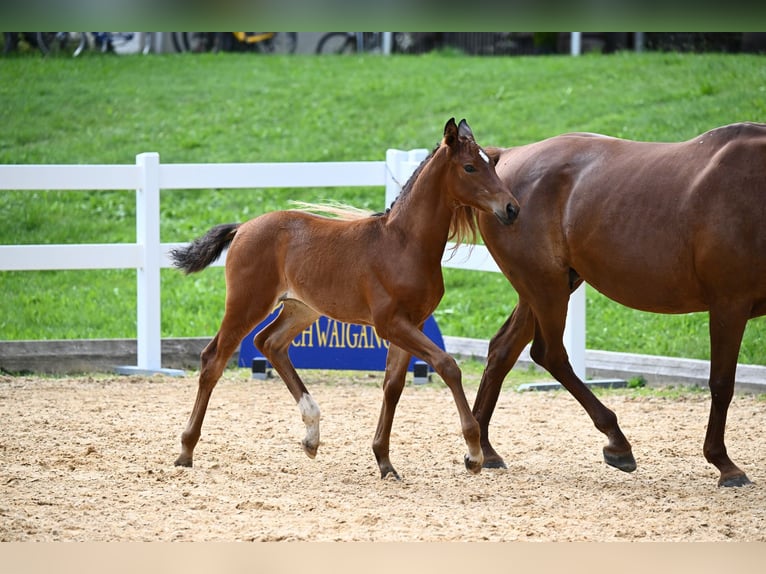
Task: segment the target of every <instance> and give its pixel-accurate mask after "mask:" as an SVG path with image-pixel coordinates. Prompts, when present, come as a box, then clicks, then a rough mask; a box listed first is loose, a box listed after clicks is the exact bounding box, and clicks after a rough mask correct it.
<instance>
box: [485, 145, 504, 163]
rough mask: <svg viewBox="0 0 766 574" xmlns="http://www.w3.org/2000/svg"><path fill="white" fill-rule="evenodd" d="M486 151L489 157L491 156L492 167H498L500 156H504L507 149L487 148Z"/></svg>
mask: <svg viewBox="0 0 766 574" xmlns="http://www.w3.org/2000/svg"><path fill="white" fill-rule="evenodd" d="M484 151H485V152H487V155H488V156H489V160H490V161H491V162H492V165H497V162H498V161H500V154H502V153H503V152H504V151H505V148H502V147H485V148H484Z"/></svg>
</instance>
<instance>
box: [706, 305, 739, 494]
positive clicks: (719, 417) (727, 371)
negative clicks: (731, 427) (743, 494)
mask: <svg viewBox="0 0 766 574" xmlns="http://www.w3.org/2000/svg"><path fill="white" fill-rule="evenodd" d="M749 311H750V306H749V305H747V306H746V308H745V309H735V308H730V307H727V308H722V307H718V306H713V307H711V309H710V394H711V404H710V418H709V420H708V425H707V432H706V433H705V444H704V447H703V452H704V454H705V458H706V459H707V461H708V462H709V463H711V464H713V465H715V467H716V468H717V469H718V470H719V471H720V473H721V476H720V478H719V480H718V486H743V485H745V484H750V480H749V479H748V478H747V476H746V475H745V473H744V472H743V471H742V470H740V469H739V468H738V467H737V465H736V464H734V463H733V462H732V461H731V459H730V458H729V455H728V454H727V453H726V445H725V444H724V432H725V430H726V414H727V412H728V410H729V404H730V403H731V399H732V396H733V395H734V381H735V377H736V371H737V357H738V356H739V348H740V345H741V344H742V335H743V334H744V332H745V326H746V324H747V319H748V314H749Z"/></svg>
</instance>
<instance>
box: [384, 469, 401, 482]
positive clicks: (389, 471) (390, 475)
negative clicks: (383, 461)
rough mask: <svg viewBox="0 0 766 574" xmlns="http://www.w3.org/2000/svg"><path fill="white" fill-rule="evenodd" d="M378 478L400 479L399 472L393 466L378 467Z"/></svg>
mask: <svg viewBox="0 0 766 574" xmlns="http://www.w3.org/2000/svg"><path fill="white" fill-rule="evenodd" d="M380 478H381V480H385V479H387V478H393V479H395V480H401V478H399V473H397V472H396V471H395V470H394V469H393V468H389V469H386V470H383V469H380Z"/></svg>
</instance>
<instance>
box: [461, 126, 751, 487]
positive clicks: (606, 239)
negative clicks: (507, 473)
mask: <svg viewBox="0 0 766 574" xmlns="http://www.w3.org/2000/svg"><path fill="white" fill-rule="evenodd" d="M487 152H488V153H489V154H490V156H491V157H492V158H493V160H494V161H495V162H496V163H497V171H498V174H499V175H500V177H501V179H503V181H505V182H506V183H507V184H508V185H509V187H510V188H511V190H512V191H513V193H514V195H515V196H516V197H517V198H518V200H519V203H520V205H521V210H522V213H523V217H521V218H519V221H518V222H517V223H516V224H515V225H514V226H513V227H510V228H504V227H501V226H499V225H496V224H495V223H494V222H493V221H492V220H491V219H490V218H488V217H484V216H482V215H480V216H479V229H480V231H481V234H482V236H483V237H484V239H485V241H486V244H487V247H488V249H489V251H490V252H491V253H492V255H493V256H494V258H495V260H496V261H497V263H498V265H499V266H500V267H501V269H502V271H503V273H504V274H505V275H506V277H507V278H508V279H509V280H510V282H511V283H512V284H513V286H514V288H515V289H516V291H517V292H518V295H519V302H518V305H517V306H516V308H515V309H514V310H513V312H512V313H511V316H510V317H509V318H508V320H507V321H506V323H505V324H504V325H503V326H502V327H501V329H500V330H499V331H498V333H497V334H496V335H495V336H494V337H493V339H492V341H491V342H490V346H489V356H488V362H487V366H486V369H485V371H484V374H483V377H482V382H481V386H480V388H479V391H478V394H477V398H476V402H475V404H474V408H473V413H474V415H475V416H476V418H477V420H478V421H479V424H480V426H481V429H482V449H483V451H484V466H485V467H495V468H497V467H500V468H502V467H504V466H505V463H504V462H503V459H502V458H501V457H500V456H499V455H498V454H497V452H495V450H494V449H493V448H492V445H491V443H490V440H489V434H488V427H489V421H490V418H491V416H492V412H493V410H494V408H495V405H496V403H497V399H498V395H499V392H500V387H501V385H502V382H503V379H504V377H505V375H506V374H507V373H508V371H509V370H510V368H511V367H512V366H513V364H514V363H515V362H516V360H517V358H518V356H519V354H520V353H521V351H522V349H523V348H524V347H525V345H526V344H527V343H528V342H529V341H530V340H532V347H531V357H532V358H533V360H534V361H535V362H537V363H538V364H539V365H541V366H542V367H544V368H545V369H547V370H548V371H549V372H550V373H551V375H553V376H554V377H555V378H556V379H557V380H558V381H559V382H560V383H561V384H562V385H563V386H564V387H566V388H567V389H568V390H569V392H570V393H572V395H573V396H574V397H575V398H576V399H577V400H578V401H579V402H580V404H581V405H582V406H583V407H584V408H585V410H586V411H587V412H588V414H589V415H590V417H591V419H592V420H593V422H594V424H595V426H596V428H598V429H599V430H600V431H601V432H603V433H604V434H605V435H606V436H607V438H608V444H607V445H606V446H605V447H604V458H605V460H606V462H607V464H610V465H612V466H615V467H617V468H619V469H621V470H624V471H628V472H630V471H633V470H634V469H635V468H636V463H635V460H634V458H633V454H632V451H631V446H630V443H629V442H628V441H627V440H626V438H625V436H624V435H623V433H622V431H621V430H620V427H619V425H618V423H617V417H616V416H615V414H614V413H613V412H612V411H610V410H609V409H607V408H606V407H605V406H604V405H603V404H602V403H601V402H600V401H599V400H598V399H597V398H596V397H595V396H593V394H592V393H591V392H590V390H588V389H587V388H586V386H585V385H584V384H583V382H582V381H581V380H580V379H579V378H578V377H577V376H576V375H575V373H574V372H573V370H572V367H571V365H570V363H569V360H568V358H567V353H566V351H565V349H564V345H563V343H562V336H563V332H564V322H565V318H566V312H567V302H568V300H569V295H570V293H571V292H572V291H573V290H574V289H576V288H577V286H578V285H580V283H581V282H583V281H586V282H587V283H589V284H590V285H592V286H593V287H594V288H596V289H597V290H599V291H600V292H601V293H603V294H604V295H606V296H607V297H609V298H611V299H613V300H615V301H617V302H618V303H621V304H623V305H626V306H628V307H632V308H634V309H640V310H643V311H653V312H657V313H689V312H694V311H707V312H709V325H710V357H711V361H710V382H709V383H710V390H711V394H712V404H711V409H710V419H709V422H708V427H707V433H706V435H705V442H704V449H703V451H704V455H705V458H706V459H707V460H708V461H709V462H710V463H712V464H713V465H715V466H716V467H717V468H718V470H719V471H720V480H719V481H718V484H719V485H724V486H739V485H744V484H747V483H749V480H748V478H747V476H746V475H745V473H744V472H743V471H742V470H740V469H739V468H738V467H737V466H736V465H735V464H734V463H733V462H732V461H731V459H730V458H729V456H728V455H727V453H726V446H725V444H724V430H725V426H726V414H727V411H728V407H729V404H730V402H731V398H732V395H733V392H734V377H735V370H736V366H737V357H738V354H739V348H740V344H741V342H742V335H743V333H744V330H745V325H746V323H747V321H748V320H749V319H751V318H753V317H758V316H760V315H764V314H766V224H765V222H766V125H762V124H753V123H741V124H734V125H729V126H724V127H721V128H718V129H714V130H712V131H709V132H707V133H704V134H702V135H700V136H698V137H695V138H694V139H692V140H689V141H686V142H682V143H646V142H634V141H626V140H621V139H616V138H612V137H606V136H601V135H596V134H577V133H576V134H567V135H561V136H558V137H553V138H550V139H547V140H545V141H542V142H538V143H533V144H530V145H524V146H520V147H515V148H508V149H494V148H493V149H488V150H487Z"/></svg>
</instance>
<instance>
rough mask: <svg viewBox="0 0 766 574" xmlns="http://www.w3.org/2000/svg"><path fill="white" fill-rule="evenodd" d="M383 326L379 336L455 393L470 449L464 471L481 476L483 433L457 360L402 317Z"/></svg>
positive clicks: (456, 403)
mask: <svg viewBox="0 0 766 574" xmlns="http://www.w3.org/2000/svg"><path fill="white" fill-rule="evenodd" d="M381 325H382V323H376V325H375V327H376V329H377V330H378V333H379V334H380V335H381V336H382V337H384V338H386V339H388V340H389V341H391V343H393V344H394V345H396V346H398V347H400V348H401V349H403V350H404V351H406V352H407V353H408V354H410V355H415V356H416V357H420V358H421V359H423V360H424V361H425V362H426V363H428V364H429V365H431V367H433V369H434V371H436V373H437V374H438V375H439V376H440V377H441V378H442V379H443V380H444V382H445V383H446V385H447V387H449V389H450V391H452V398H453V399H454V400H455V405H456V406H457V410H458V414H459V415H460V425H461V428H462V431H463V438H464V439H465V442H466V445H467V446H468V454H467V455H466V456H465V459H464V460H465V467H466V468H467V469H468V470H469V471H471V472H472V473H474V474H476V473H479V472H481V465H482V462H483V461H484V456H483V455H482V453H481V442H480V438H481V431H480V429H479V423H477V422H476V419H475V418H474V416H473V414H472V413H471V408H470V407H469V406H468V400H467V399H466V398H465V391H464V390H463V378H462V377H463V375H462V373H461V372H460V367H458V365H457V363H456V362H455V359H453V358H452V357H451V356H449V355H448V354H447V353H446V352H445V351H443V350H441V349H440V348H439V347H438V346H437V345H436V343H434V342H433V341H431V339H429V338H428V337H427V336H426V335H425V334H424V333H423V332H422V331H421V330H420V329H419V328H418V327H416V326H415V325H413V324H412V323H410V322H409V321H408V320H407V319H405V318H403V317H399V316H397V317H394V318H393V319H392V320H390V321H388V322H387V323H386V324H385V328H381Z"/></svg>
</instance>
